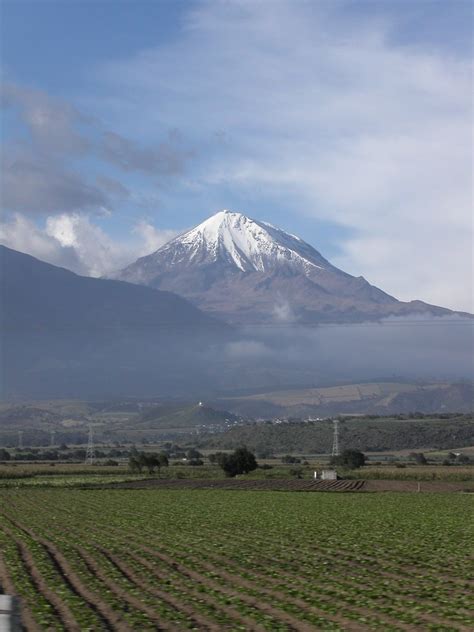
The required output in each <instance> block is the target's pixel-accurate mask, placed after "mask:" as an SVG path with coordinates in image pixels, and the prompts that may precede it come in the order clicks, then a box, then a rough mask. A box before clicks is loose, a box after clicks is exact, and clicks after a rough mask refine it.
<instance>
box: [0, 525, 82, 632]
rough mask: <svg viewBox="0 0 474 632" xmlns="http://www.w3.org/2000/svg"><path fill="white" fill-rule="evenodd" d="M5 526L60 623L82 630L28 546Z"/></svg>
mask: <svg viewBox="0 0 474 632" xmlns="http://www.w3.org/2000/svg"><path fill="white" fill-rule="evenodd" d="M3 528H4V531H5V533H7V534H8V535H9V537H10V538H11V540H12V542H14V543H15V546H16V547H17V550H18V554H19V556H20V559H21V561H22V563H23V566H24V567H25V569H26V570H27V572H28V575H29V577H30V579H31V581H32V583H33V585H34V586H35V588H36V590H37V591H38V593H40V594H41V595H42V596H43V597H44V599H45V600H46V601H47V602H48V603H49V605H50V606H51V608H52V610H53V612H54V614H55V616H56V618H57V619H58V621H59V622H60V624H61V625H62V626H63V627H64V629H66V630H71V631H72V632H81V628H80V626H79V625H78V623H77V621H76V619H75V618H74V615H73V614H72V612H71V610H70V608H69V606H67V605H66V604H65V603H64V601H63V600H62V599H61V598H60V597H58V595H57V594H56V593H55V592H54V591H53V590H51V589H50V588H49V587H48V584H47V582H46V580H45V579H44V577H43V575H42V573H41V572H40V570H39V569H38V568H37V566H36V563H35V560H34V558H33V556H32V554H31V552H30V551H29V549H28V547H27V546H26V545H25V544H24V543H23V542H22V541H21V540H19V539H18V538H17V537H15V534H14V533H13V531H11V530H10V529H8V528H6V527H5V526H4V527H3Z"/></svg>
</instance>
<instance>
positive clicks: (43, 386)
mask: <svg viewBox="0 0 474 632" xmlns="http://www.w3.org/2000/svg"><path fill="white" fill-rule="evenodd" d="M0 301H1V307H2V309H1V312H2V320H1V336H2V354H1V360H2V369H3V370H2V391H3V394H4V395H10V396H13V395H29V396H35V395H39V396H41V397H45V396H78V395H79V396H84V395H87V394H96V393H97V394H104V393H106V394H118V393H120V394H122V393H123V389H127V390H125V393H128V392H132V393H135V392H138V393H140V392H142V391H145V392H150V390H151V389H153V390H154V391H155V389H156V391H159V390H161V389H162V388H163V389H176V388H178V389H180V388H181V389H183V388H186V385H189V384H191V383H193V381H194V380H197V381H198V382H199V379H200V376H199V371H197V370H194V369H193V366H192V365H193V354H194V355H196V354H198V353H199V350H200V349H201V348H202V347H203V346H204V347H207V346H208V344H209V343H211V342H212V343H216V342H219V341H222V340H223V339H225V338H226V336H227V335H228V333H229V331H230V330H229V328H228V326H227V325H225V324H223V323H221V322H219V321H216V320H214V319H213V318H211V317H209V316H208V315H206V314H204V313H203V312H201V311H200V310H199V309H198V308H196V307H195V306H193V305H192V304H190V303H189V302H188V301H186V300H185V299H183V298H181V297H179V296H176V295H175V294H172V293H170V292H162V291H158V290H154V289H151V288H147V287H143V286H138V285H133V284H131V283H124V282H121V281H108V280H103V279H92V278H86V277H81V276H78V275H76V274H74V273H72V272H69V271H68V270H64V269H62V268H58V267H56V266H52V265H49V264H47V263H44V262H42V261H38V260H37V259H35V258H33V257H30V256H28V255H25V254H22V253H19V252H16V251H14V250H10V249H9V248H6V247H4V246H1V247H0Z"/></svg>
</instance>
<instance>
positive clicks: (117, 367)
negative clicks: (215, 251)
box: [2, 317, 474, 399]
mask: <svg viewBox="0 0 474 632" xmlns="http://www.w3.org/2000/svg"><path fill="white" fill-rule="evenodd" d="M3 346H4V348H3V351H2V365H3V366H2V369H3V371H2V373H3V378H2V389H3V397H4V398H8V399H11V398H50V397H57V398H60V397H74V398H104V397H111V398H112V397H115V398H116V397H164V398H166V397H170V398H171V397H186V398H187V397H189V398H195V397H198V398H199V399H202V398H212V397H217V396H220V395H224V396H225V395H231V394H232V393H235V394H238V393H245V392H247V393H250V392H256V391H258V390H262V389H265V390H268V389H279V388H289V387H298V386H301V387H303V386H319V385H330V384H336V383H342V382H357V381H362V380H375V379H380V380H386V379H394V378H397V379H401V378H404V379H409V380H420V381H430V380H446V381H462V380H473V379H474V360H473V348H474V321H472V320H467V319H461V318H429V317H424V318H418V319H413V318H412V319H399V318H393V319H388V320H385V321H383V322H381V323H363V324H357V325H333V326H331V325H321V326H314V327H301V326H296V325H275V326H265V327H258V326H257V327H248V328H243V329H238V330H236V329H234V330H232V329H229V330H228V331H225V332H223V331H222V330H219V335H218V336H217V335H214V333H213V331H212V330H211V331H207V332H205V333H203V332H202V331H200V332H199V334H198V335H197V334H196V332H193V331H190V330H189V329H184V330H181V329H180V328H179V326H176V327H174V328H172V329H167V330H163V329H160V330H157V331H150V330H147V331H146V332H145V331H131V330H126V331H124V330H120V331H112V332H111V331H107V332H101V331H97V330H96V331H94V332H88V331H81V332H74V331H72V332H71V331H68V332H59V333H58V332H52V331H50V332H48V333H41V332H36V333H34V334H32V333H31V332H30V333H28V335H21V334H19V333H16V334H15V335H12V336H9V337H7V338H5V340H4V345H3Z"/></svg>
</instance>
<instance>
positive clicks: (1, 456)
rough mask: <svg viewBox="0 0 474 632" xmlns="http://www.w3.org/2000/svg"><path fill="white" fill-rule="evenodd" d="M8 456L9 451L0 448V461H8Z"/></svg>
mask: <svg viewBox="0 0 474 632" xmlns="http://www.w3.org/2000/svg"><path fill="white" fill-rule="evenodd" d="M10 458H11V457H10V452H8V450H5V448H0V461H9V460H10Z"/></svg>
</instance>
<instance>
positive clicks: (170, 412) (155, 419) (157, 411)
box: [133, 403, 239, 430]
mask: <svg viewBox="0 0 474 632" xmlns="http://www.w3.org/2000/svg"><path fill="white" fill-rule="evenodd" d="M238 421H239V417H237V416H236V415H233V414H232V413H229V412H228V411H224V410H215V409H214V408H211V407H210V406H205V405H203V404H200V403H199V404H195V405H192V406H166V405H163V406H154V407H152V408H149V409H148V410H146V412H144V413H143V414H142V415H140V416H139V417H138V419H136V420H135V421H134V424H133V425H134V429H136V430H139V429H145V428H147V429H167V430H169V429H177V428H179V429H184V428H199V427H203V426H204V427H224V426H229V425H231V424H234V423H237V422H238Z"/></svg>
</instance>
